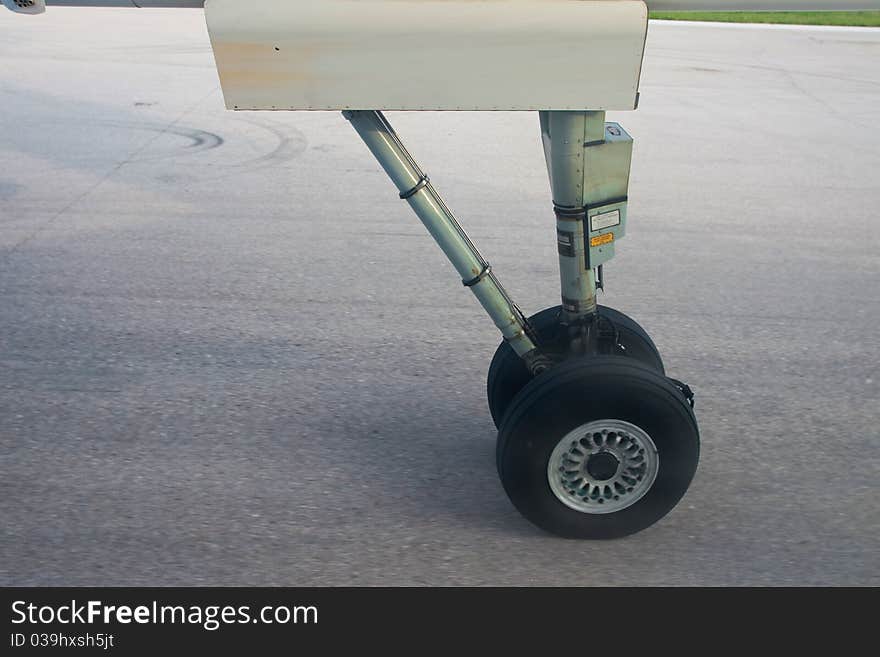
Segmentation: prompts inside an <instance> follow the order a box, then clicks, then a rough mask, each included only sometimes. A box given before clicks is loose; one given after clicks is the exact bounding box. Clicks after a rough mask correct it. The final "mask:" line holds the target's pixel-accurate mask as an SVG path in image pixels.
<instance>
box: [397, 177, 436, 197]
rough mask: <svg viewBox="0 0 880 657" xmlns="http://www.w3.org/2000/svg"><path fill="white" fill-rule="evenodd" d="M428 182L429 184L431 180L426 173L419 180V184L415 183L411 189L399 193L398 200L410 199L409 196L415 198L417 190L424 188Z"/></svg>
mask: <svg viewBox="0 0 880 657" xmlns="http://www.w3.org/2000/svg"><path fill="white" fill-rule="evenodd" d="M429 182H431V179H430V178H428V174H427V173H426V174H425V175H423V176H422V177H421V178H420V179H419V182H417V183H416V184H415V185H414V186H413V187H412V188H411V189H408V190H406V191H405V192H400V199H401V200H403V201H405V200H406V199H408V198H410V197H411V196H415V195H416V194H418V192H419V190H420V189H423V188H424V187H426V186H427V185H428V183H429Z"/></svg>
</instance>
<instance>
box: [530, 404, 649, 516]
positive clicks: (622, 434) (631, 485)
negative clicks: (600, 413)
mask: <svg viewBox="0 0 880 657" xmlns="http://www.w3.org/2000/svg"><path fill="white" fill-rule="evenodd" d="M659 469H660V455H659V454H658V453H657V447H656V446H655V445H654V441H653V440H651V437H650V436H649V435H648V434H647V433H645V432H644V431H643V430H642V429H640V428H639V427H637V426H636V425H634V424H630V423H629V422H624V421H622V420H596V421H595V422H590V423H588V424H583V425H581V426H579V427H578V428H577V429H574V430H573V431H570V432H569V433H567V434H566V435H565V437H563V438H562V440H560V441H559V444H557V445H556V448H555V449H554V450H553V453H552V454H550V461H549V462H548V464H547V480H548V481H549V483H550V489H551V490H552V491H553V494H554V495H556V497H557V498H558V499H559V501H560V502H562V503H563V504H565V505H566V506H568V507H571V508H572V509H575V510H576V511H581V512H583V513H614V512H615V511H621V510H623V509H626V508H627V507H630V506H632V505H633V504H635V503H636V502H638V501H639V500H640V499H641V498H642V497H643V496H644V495H645V493H647V492H648V490H650V488H651V485H652V484H653V483H654V479H655V478H656V477H657V471H658V470H659Z"/></svg>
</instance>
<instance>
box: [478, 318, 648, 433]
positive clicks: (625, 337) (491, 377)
mask: <svg viewBox="0 0 880 657" xmlns="http://www.w3.org/2000/svg"><path fill="white" fill-rule="evenodd" d="M561 313H562V306H556V307H554V308H547V309H546V310H542V311H541V312H539V313H537V314H536V315H533V316H532V317H530V318H529V324H531V326H532V328H533V329H534V330H535V332H536V333H537V334H538V341H539V342H541V343H543V344H552V343H554V342H556V341H557V340H558V338H559V336H560V335H561V331H562V327H561V326H560V324H559V317H560V314H561ZM599 314H600V315H601V316H602V317H604V318H606V319H608V320H610V321H612V322H613V323H614V325H615V326H616V327H617V329H618V331H619V332H620V342H621V344H623V346H624V347H626V354H627V356H628V357H631V358H634V359H636V360H638V361H639V362H642V363H644V364H645V365H648V366H649V367H652V368H653V369H655V370H656V371H658V372H659V373H660V374H664V373H665V370H664V369H663V360H662V359H661V358H660V352H659V351H657V346H656V345H655V344H654V341H653V340H651V338H650V336H649V335H648V334H647V333H646V332H645V329H643V328H642V327H641V326H639V325H638V324H637V323H636V322H635V321H634V320H633V319H632V318H630V317H628V316H627V315H624V314H623V313H622V312H620V311H619V310H614V308H608V307H607V306H599ZM531 380H532V375H531V374H530V373H529V370H528V368H526V366H525V363H523V361H522V359H521V358H520V357H519V356H517V355H516V352H515V351H514V350H513V349H511V347H510V345H509V344H507V342H502V343H501V344H500V345H499V346H498V349H496V350H495V355H494V356H493V357H492V363H491V364H490V365H489V374H488V376H487V379H486V393H487V396H488V399H489V412H490V413H491V414H492V420H493V421H494V422H495V427H496V428H497V427H500V426H501V422H502V420H503V418H504V413H505V412H506V411H507V409H508V408H509V406H510V402H511V401H513V398H514V397H515V396H516V394H517V393H518V392H519V391H520V390H522V389H523V388H524V387H525V385H526V384H527V383H528V382H529V381H531Z"/></svg>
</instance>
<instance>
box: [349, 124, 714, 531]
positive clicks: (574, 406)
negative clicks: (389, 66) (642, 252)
mask: <svg viewBox="0 0 880 657" xmlns="http://www.w3.org/2000/svg"><path fill="white" fill-rule="evenodd" d="M343 114H344V115H345V117H346V118H347V119H348V120H349V121H351V123H352V125H353V126H354V128H355V130H356V131H357V132H358V134H359V135H360V136H361V138H362V139H363V140H364V143H365V144H366V145H367V147H368V148H369V149H370V151H371V152H372V153H373V155H375V157H376V159H377V160H378V161H379V163H380V164H381V165H382V167H383V168H384V169H385V171H386V173H387V174H388V175H389V177H390V178H391V179H392V181H394V183H395V186H396V187H397V190H398V192H399V196H400V198H401V199H402V200H404V201H406V202H407V203H409V205H410V206H411V207H412V209H413V210H414V211H415V213H416V215H418V217H419V218H420V219H421V221H422V223H424V225H425V227H426V228H427V229H428V231H429V232H430V233H431V236H432V237H433V238H434V239H435V240H436V242H437V243H438V244H439V245H440V248H441V249H443V252H444V253H445V254H446V255H447V257H448V258H449V260H450V261H451V262H452V264H453V266H454V267H455V268H456V270H457V271H458V273H459V275H460V276H461V281H462V284H463V285H464V286H465V287H467V288H468V289H470V291H471V292H472V293H473V294H474V296H475V297H476V298H477V300H478V301H479V302H480V304H481V305H482V306H483V308H484V309H485V310H486V313H487V314H488V315H489V316H490V317H491V318H492V320H493V321H494V323H495V326H496V327H497V328H498V330H499V331H501V334H502V335H503V336H504V342H503V343H502V344H501V346H500V347H498V350H497V351H496V353H495V357H494V358H493V359H492V364H491V366H490V368H489V376H488V384H487V389H488V394H489V408H490V410H491V412H492V419H493V420H494V421H495V424H496V426H497V427H498V429H499V431H498V442H497V449H496V454H497V466H498V473H499V475H500V476H501V482H502V484H503V486H504V490H505V491H506V492H507V495H508V497H510V499H511V501H512V502H513V504H514V506H515V507H516V508H517V509H519V511H520V512H521V513H522V514H523V515H524V516H525V517H526V518H528V519H529V520H531V521H532V522H533V523H534V524H535V525H537V526H538V527H541V528H543V529H545V530H547V531H549V532H552V533H554V534H557V535H559V536H564V537H570V538H617V537H620V536H626V535H627V534H631V533H633V532H637V531H639V530H641V529H644V528H646V527H648V526H650V525H652V524H653V523H655V522H657V521H658V520H659V519H660V518H662V517H663V516H664V515H666V514H667V513H668V512H669V511H670V510H671V509H672V508H673V507H674V506H675V504H676V503H677V502H678V500H679V499H680V498H681V497H682V495H684V493H685V491H686V490H687V488H688V485H689V484H690V481H691V479H692V478H693V476H694V472H695V470H696V467H697V461H698V459H699V451H700V447H699V445H700V441H699V432H698V430H697V422H696V419H695V418H694V413H693V410H692V409H693V394H692V393H691V392H690V388H688V387H687V386H686V385H685V384H682V383H680V382H678V381H675V380H674V379H670V378H667V377H666V376H665V374H664V366H663V361H662V360H661V358H660V354H659V353H658V352H657V347H656V346H655V345H654V343H653V341H652V340H651V338H650V337H649V336H648V334H647V333H645V331H644V329H642V327H640V326H639V325H638V324H637V323H636V322H634V321H633V320H632V319H630V318H629V317H627V316H626V315H624V314H623V313H621V312H619V311H616V310H613V309H611V308H606V307H603V306H599V305H598V304H597V303H596V290H597V288H599V287H603V277H602V268H603V266H604V264H605V263H606V262H608V261H609V260H610V259H611V258H612V257H613V256H614V249H615V245H616V243H617V242H618V241H620V240H621V239H622V238H623V237H624V235H625V228H626V211H627V187H628V185H629V164H630V157H631V154H632V139H631V138H630V137H629V135H627V134H626V132H625V131H624V130H623V129H622V128H621V127H620V125H618V124H616V123H606V122H605V113H604V112H600V111H586V112H580V111H542V112H540V114H539V115H540V121H541V134H542V140H543V144H544V153H545V156H546V159H547V169H548V173H549V176H550V186H551V188H552V190H553V206H554V212H555V214H556V238H557V250H558V253H559V270H560V279H561V288H562V305H561V306H558V307H555V308H548V309H547V310H544V311H542V312H540V313H538V314H537V315H535V316H534V317H532V318H531V319H526V318H525V316H524V315H523V313H522V312H521V311H520V309H519V308H518V307H517V306H516V304H515V303H514V302H513V300H512V299H511V298H510V296H509V295H508V294H507V291H506V290H505V289H504V288H503V287H502V285H501V283H500V281H499V280H498V279H497V277H496V276H495V274H494V273H493V272H492V268H491V266H490V265H489V263H488V262H487V261H486V259H485V258H483V256H482V255H481V254H480V252H479V251H478V250H477V248H476V246H474V244H473V243H472V242H471V241H470V239H469V238H468V236H467V235H466V234H465V232H464V230H463V229H462V228H461V226H460V225H459V223H458V221H457V220H456V218H455V217H454V216H453V214H452V212H451V211H450V209H449V208H448V207H447V206H446V204H445V203H444V202H443V200H442V199H441V198H440V196H439V194H438V193H437V191H436V190H435V189H434V186H433V185H432V184H431V182H430V179H429V178H428V176H427V175H426V174H425V172H424V171H422V169H421V168H420V167H419V166H418V165H417V164H416V162H415V160H414V159H413V157H412V155H410V153H409V152H408V151H407V150H406V148H405V147H404V145H403V143H402V142H401V140H400V138H399V137H398V135H397V134H396V133H395V132H394V130H393V129H392V128H391V125H390V124H389V123H388V120H387V119H386V118H385V116H384V115H382V113H380V112H376V111H368V110H346V111H345V112H344V113H343Z"/></svg>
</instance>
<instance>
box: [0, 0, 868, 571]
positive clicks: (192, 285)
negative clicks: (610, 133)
mask: <svg viewBox="0 0 880 657" xmlns="http://www.w3.org/2000/svg"><path fill="white" fill-rule="evenodd" d="M878 62H880V30H870V29H861V30H860V29H844V28H834V29H831V28H824V29H823V28H787V27H783V28H779V27H776V28H774V27H728V26H718V25H714V26H713V25H701V24H670V23H654V24H652V25H651V29H650V35H649V43H648V52H647V58H646V65H645V70H644V73H643V78H642V98H641V108H640V109H639V110H638V111H637V112H634V113H614V114H612V115H611V117H610V118H611V119H612V120H619V121H620V122H622V124H623V125H624V126H625V127H626V128H627V130H628V131H629V132H630V133H631V134H633V135H634V137H635V138H636V146H635V158H634V164H633V176H632V184H631V188H630V200H631V203H630V208H629V217H630V220H629V230H628V235H627V237H626V239H625V240H624V241H622V242H621V244H620V245H619V247H618V253H619V255H618V256H617V258H616V259H615V260H614V261H613V262H612V263H611V264H610V265H609V266H608V267H607V268H606V277H607V293H606V294H605V296H604V298H603V303H605V304H607V305H611V306H614V307H616V308H619V309H620V310H623V311H624V312H627V313H629V314H631V315H632V316H633V317H634V318H636V319H637V320H638V321H640V322H641V323H642V324H643V325H644V326H645V328H646V329H647V330H648V331H649V332H650V333H651V335H652V336H653V338H654V340H655V341H656V343H657V345H658V346H659V348H660V350H661V353H662V354H663V357H664V360H665V362H666V364H667V368H668V371H669V372H670V374H671V375H672V376H675V377H677V378H681V379H684V380H686V381H688V382H689V383H690V384H691V386H692V387H693V388H694V389H695V391H696V393H697V412H698V418H699V421H700V425H701V430H702V444H703V451H702V460H701V465H700V469H699V471H698V474H697V477H696V479H695V481H694V483H693V486H692V488H691V489H690V491H689V493H688V494H687V496H686V497H685V498H684V500H683V501H682V502H681V504H680V505H679V506H678V507H677V508H676V509H675V510H674V511H673V512H672V513H671V514H670V515H669V516H667V518H665V519H664V520H663V521H662V522H661V523H659V524H657V525H656V526H654V527H653V528H651V529H649V530H647V531H645V532H643V533H640V534H638V535H636V536H633V537H631V538H628V539H625V540H620V541H614V542H602V543H585V542H574V541H566V540H561V539H557V538H554V537H552V536H548V535H546V534H543V533H541V532H540V531H538V530H537V529H535V528H533V527H532V526H531V525H529V524H528V523H527V522H526V521H525V520H523V519H522V518H521V517H520V516H519V515H518V514H517V512H516V511H515V510H514V508H513V507H512V506H511V504H510V503H509V502H508V500H507V498H506V497H505V495H504V492H503V490H502V488H501V485H500V483H499V481H498V479H497V476H496V473H495V465H494V441H495V431H494V428H493V425H492V421H491V419H490V417H489V413H488V409H487V407H486V401H485V392H484V385H485V373H486V368H487V366H488V363H489V360H490V358H491V356H492V353H493V351H494V349H495V346H496V344H497V342H498V335H496V332H495V329H494V327H493V326H492V325H491V323H490V322H489V321H488V320H487V319H486V318H485V317H484V316H483V315H482V314H481V310H480V308H479V306H478V304H477V303H476V302H475V301H474V300H473V299H472V298H471V297H470V295H469V294H468V293H467V292H466V291H465V290H463V289H462V287H461V283H460V282H459V280H458V279H457V278H456V276H455V273H454V271H453V270H452V268H451V267H450V266H449V265H448V263H446V262H445V261H444V259H443V256H442V254H441V253H440V252H439V250H438V249H437V248H436V247H435V246H434V245H433V244H432V243H431V241H430V240H429V238H428V237H427V235H426V233H425V232H424V230H423V228H422V226H421V225H420V224H419V222H418V221H417V220H416V218H415V217H414V216H412V215H411V214H410V212H409V210H408V208H407V206H406V204H404V203H401V202H400V201H399V200H398V199H397V194H396V191H395V190H394V189H393V187H392V186H391V183H390V182H389V181H388V180H387V179H386V178H385V177H384V174H382V173H381V171H380V170H379V168H378V165H377V164H376V163H375V162H374V161H373V160H372V159H371V157H370V155H369V153H368V152H367V150H366V148H365V147H364V146H363V144H362V143H360V141H359V140H358V139H357V137H356V135H355V134H354V132H353V130H352V129H351V127H350V126H349V125H348V124H347V122H346V121H345V120H344V119H343V118H342V117H341V116H339V115H337V114H334V113H240V114H238V113H231V112H226V111H224V110H223V103H222V96H221V92H220V89H219V84H218V80H217V75H216V72H215V70H214V67H213V60H212V55H211V51H210V47H209V44H208V38H207V34H206V31H205V28H204V22H203V17H202V14H201V12H199V11H190V10H174V11H148V10H141V11H137V10H73V9H54V10H50V11H49V12H48V13H47V14H46V15H45V16H41V17H35V18H31V17H20V16H15V15H13V14H11V13H9V12H3V13H0V520H2V521H0V584H4V585H176V584H189V585H198V584H210V585H223V584H228V585H261V584H263V585H275V584H283V585H337V584H338V585H352V584H353V585H360V584H363V585H379V584H389V585H417V584H439V585H451V584H476V585H488V584H500V585H600V584H603V585H695V584H697V585H778V584H782V585H787V584H793V585H808V584H831V585H877V584H880V574H878V572H880V568H878V566H880V540H878V536H880V502H878V499H880V498H878V490H877V482H878V470H880V421H878V420H880V410H878V409H880V399H878V397H880V394H878V387H880V372H878V360H880V328H878V327H880V292H878V290H880V222H878V220H877V215H878V206H880V131H878V129H877V126H878V124H880V66H878ZM573 65H576V63H574V62H573ZM389 118H390V119H391V121H392V122H393V123H394V124H395V126H396V127H397V128H398V130H399V132H400V133H401V135H402V137H403V138H404V140H405V141H406V142H407V143H408V144H409V145H410V146H411V149H412V151H413V153H414V154H415V156H416V157H417V158H418V159H419V160H420V162H421V164H422V165H423V167H424V168H425V169H426V170H427V171H428V172H429V173H430V175H431V179H432V181H433V182H434V183H435V184H436V186H437V188H438V189H439V190H440V192H441V193H442V194H444V195H445V196H446V198H447V200H448V203H449V205H450V206H451V207H452V208H453V209H454V210H455V211H456V213H457V214H458V216H459V218H460V220H461V221H462V223H463V224H464V226H465V227H466V228H467V229H468V230H469V232H470V233H471V236H472V237H473V238H474V240H475V241H476V242H477V243H478V244H479V245H480V247H481V249H482V250H483V251H484V253H485V255H486V256H487V257H488V259H489V260H490V261H491V262H492V263H493V266H494V269H495V271H496V273H497V274H498V275H499V277H500V278H501V279H502V280H503V281H504V283H505V285H506V286H507V287H508V289H509V290H510V292H511V293H512V294H513V295H514V297H515V298H516V299H517V301H518V302H519V303H520V305H521V306H522V307H523V308H524V309H525V310H526V311H527V312H536V311H538V310H540V309H541V308H544V307H546V306H548V305H551V304H556V303H557V300H558V296H559V294H558V282H557V275H558V274H557V262H556V247H555V243H556V242H555V234H554V219H553V214H552V209H551V206H550V194H549V186H548V183H547V180H546V170H545V167H544V163H543V159H542V157H543V156H542V152H541V145H540V139H539V130H538V121H537V116H535V115H534V114H531V113H522V114H514V113H498V114H492V113H486V114H476V113H449V114H422V113H408V114H400V113H393V114H390V115H389Z"/></svg>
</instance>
